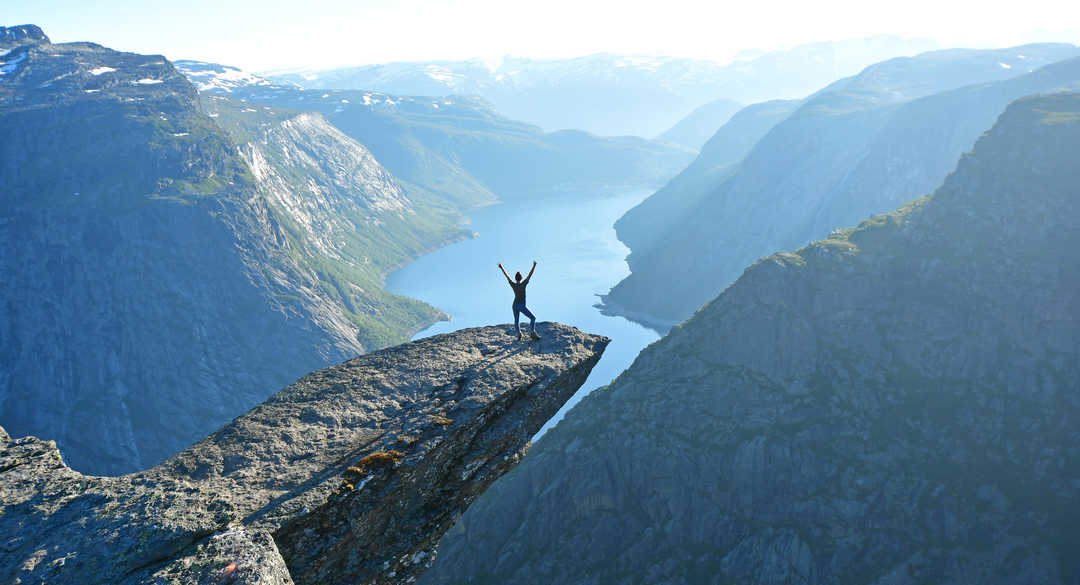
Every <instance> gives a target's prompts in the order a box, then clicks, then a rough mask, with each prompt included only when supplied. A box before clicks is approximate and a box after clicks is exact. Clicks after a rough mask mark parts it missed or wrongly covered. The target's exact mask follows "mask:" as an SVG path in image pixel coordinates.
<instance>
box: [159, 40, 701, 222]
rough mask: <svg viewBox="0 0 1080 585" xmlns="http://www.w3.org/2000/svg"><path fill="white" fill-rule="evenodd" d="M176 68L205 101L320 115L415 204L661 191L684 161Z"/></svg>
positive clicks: (652, 145)
mask: <svg viewBox="0 0 1080 585" xmlns="http://www.w3.org/2000/svg"><path fill="white" fill-rule="evenodd" d="M177 66H178V67H179V68H180V70H181V71H183V72H184V73H185V74H186V75H188V77H189V78H190V79H191V80H192V81H193V82H195V83H196V84H197V85H198V87H199V88H200V91H203V92H204V95H208V94H209V95H218V96H222V97H228V98H230V99H234V100H241V101H247V102H252V103H258V104H262V105H267V106H272V107H280V108H286V109H292V110H306V111H312V112H318V113H320V114H322V115H323V116H324V117H325V118H326V119H327V120H328V121H330V122H331V123H332V124H333V125H334V126H336V127H337V128H339V129H340V130H341V131H342V132H344V133H345V134H347V135H349V136H351V137H352V138H354V139H356V140H358V141H360V142H361V143H363V144H364V145H365V146H367V147H368V148H370V149H371V151H372V153H374V155H375V157H376V158H377V159H378V160H379V162H380V163H381V164H383V165H385V166H386V167H387V168H388V169H389V170H390V171H391V172H392V173H393V174H394V176H395V177H397V178H398V179H399V180H400V181H401V182H402V183H403V184H404V185H405V186H406V189H407V190H409V192H410V194H412V195H413V196H415V197H421V198H425V199H428V200H432V199H446V200H449V201H451V202H452V203H453V204H454V205H457V206H466V207H467V206H471V205H478V204H483V203H489V202H491V201H494V200H495V199H497V198H498V199H514V198H524V197H538V196H546V195H549V194H550V193H552V192H553V191H558V192H566V191H570V192H575V193H588V192H593V193H596V192H601V191H605V190H611V189H622V188H625V187H627V186H637V185H650V184H654V185H656V186H659V185H662V184H663V183H664V182H665V181H667V180H668V179H670V178H671V177H672V176H674V175H675V174H677V173H678V172H679V170H680V169H682V168H683V167H684V166H686V164H687V163H688V162H689V161H690V160H691V159H693V156H694V155H693V151H692V150H690V149H687V148H684V147H680V146H677V145H671V144H667V143H660V142H655V141H649V140H644V139H641V138H636V137H630V136H627V137H620V138H607V137H600V136H593V135H591V134H588V133H586V132H582V131H578V130H566V131H561V132H550V133H548V132H544V131H542V130H541V129H540V128H538V127H536V126H533V125H531V124H526V123H523V122H519V121H516V120H512V119H509V118H507V117H505V116H504V115H503V114H502V113H501V112H497V111H496V110H495V109H494V108H493V107H492V105H491V104H490V103H488V102H486V101H484V100H482V99H480V98H476V97H461V96H443V97H423V96H415V95H413V96H410V95H393V94H386V93H380V92H377V91H370V90H368V91H364V90H341V89H325V90H324V89H318V90H312V89H306V90H305V89H300V88H298V87H296V86H295V85H290V84H280V83H270V84H267V82H266V80H264V79H261V78H257V77H253V78H251V79H250V80H248V81H247V82H244V83H238V82H236V81H235V80H236V79H237V78H239V77H241V76H243V75H247V74H243V73H238V71H239V70H237V69H234V68H231V67H227V66H223V65H218V64H212V63H199V62H193V61H179V62H178V63H177Z"/></svg>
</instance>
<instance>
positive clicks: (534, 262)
mask: <svg viewBox="0 0 1080 585" xmlns="http://www.w3.org/2000/svg"><path fill="white" fill-rule="evenodd" d="M533 272H536V260H533V267H532V268H530V269H529V275H528V276H526V277H525V282H529V279H530V278H532V273H533Z"/></svg>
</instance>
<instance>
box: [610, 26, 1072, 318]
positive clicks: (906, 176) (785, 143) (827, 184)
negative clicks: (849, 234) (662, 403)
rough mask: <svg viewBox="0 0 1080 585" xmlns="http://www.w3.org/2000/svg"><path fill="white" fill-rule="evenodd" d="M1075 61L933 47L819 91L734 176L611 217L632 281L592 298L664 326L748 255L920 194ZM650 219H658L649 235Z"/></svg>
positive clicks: (1067, 52)
mask: <svg viewBox="0 0 1080 585" xmlns="http://www.w3.org/2000/svg"><path fill="white" fill-rule="evenodd" d="M1077 55H1080V48H1077V47H1074V46H1072V45H1045V44H1044V45H1026V46H1023V47H1013V48H1010V49H995V50H950V51H935V52H932V53H926V54H923V55H919V56H917V57H913V58H902V59H893V60H890V61H886V62H884V63H880V64H877V65H874V66H872V67H868V68H867V69H866V70H865V71H863V72H862V73H860V74H859V75H857V76H855V77H852V78H850V79H846V80H842V81H839V82H837V83H834V84H832V85H831V86H829V87H828V88H825V89H823V90H822V91H820V92H818V93H817V94H815V95H813V96H811V97H809V98H808V99H807V100H805V101H804V102H803V103H802V104H800V106H799V108H798V109H797V110H796V111H795V112H793V113H792V114H791V115H789V116H787V117H785V118H784V119H783V121H782V122H780V123H779V124H777V125H776V126H775V127H773V128H772V129H770V130H769V131H768V132H767V133H765V134H764V136H762V137H761V139H760V140H759V141H758V142H757V143H756V144H755V145H754V146H753V148H752V149H751V150H750V151H749V152H748V153H747V154H746V155H745V157H744V158H743V159H742V160H741V162H740V164H739V165H738V167H737V169H734V170H732V171H730V172H729V173H723V172H721V173H716V174H715V175H714V179H713V180H719V182H711V181H710V180H709V179H708V178H706V179H705V180H703V181H699V182H694V181H690V182H688V185H687V186H686V187H682V186H681V185H679V184H673V185H670V186H669V188H665V190H664V191H662V192H661V194H658V195H659V196H660V201H658V202H655V203H654V202H651V201H649V200H646V202H644V203H642V204H641V206H639V209H641V210H649V212H648V213H638V212H637V210H632V211H631V212H629V213H627V215H626V216H625V217H624V218H621V219H620V220H619V222H618V224H617V225H618V230H619V235H620V237H623V236H625V237H626V240H624V241H626V242H627V243H628V245H629V246H630V247H631V254H630V257H629V258H628V262H629V264H630V269H631V271H632V274H631V275H630V276H628V277H627V278H626V279H624V280H623V281H622V282H620V283H619V284H618V285H616V286H615V287H614V288H613V289H612V291H611V292H610V293H609V294H608V295H607V296H606V297H605V299H604V302H605V305H606V310H608V311H610V312H614V313H618V314H626V315H628V316H631V317H632V318H634V319H635V320H641V321H642V322H645V323H649V324H650V325H652V326H654V327H657V328H659V329H666V328H667V327H670V326H671V325H673V324H675V323H677V322H679V321H681V320H683V319H685V318H687V317H689V316H690V315H691V314H692V313H693V312H694V310H696V309H697V308H698V307H700V306H701V305H702V304H703V303H705V302H706V301H708V300H709V299H711V298H713V297H714V296H716V295H717V294H718V293H719V292H720V291H721V290H722V289H723V288H724V287H725V286H726V285H727V284H728V283H730V282H731V281H732V280H734V279H735V278H736V277H737V276H738V275H739V273H740V272H741V271H742V269H743V267H744V266H746V265H748V264H750V263H751V262H753V261H755V260H756V259H758V258H760V257H761V256H764V255H766V254H769V253H770V252H772V251H773V250H777V249H786V250H792V249H795V248H798V247H800V246H803V245H805V244H806V243H807V242H809V241H811V240H812V239H815V238H821V237H824V236H825V235H827V234H828V233H829V231H830V230H832V229H834V228H838V227H842V226H845V225H852V224H854V223H857V222H858V221H861V220H863V219H865V218H866V217H868V216H869V215H871V214H874V213H882V212H885V211H888V210H889V209H893V208H895V207H896V206H897V205H900V204H901V203H902V202H904V201H907V200H910V199H911V198H914V197H917V196H919V195H921V194H924V193H926V192H928V191H930V190H931V189H933V188H934V187H935V186H936V185H938V184H940V182H941V180H942V179H943V178H944V177H945V175H946V174H947V173H948V172H949V170H950V169H951V168H953V166H955V163H956V160H957V158H958V157H959V156H960V154H961V153H963V152H965V151H967V150H969V149H970V148H971V146H972V144H974V141H975V139H976V138H977V137H978V136H979V134H980V133H982V132H983V131H984V130H986V129H987V128H989V127H990V125H991V124H992V123H993V121H994V119H995V118H996V117H997V116H998V114H1000V113H1001V111H1002V110H1003V109H1004V107H1005V106H1006V104H1008V103H1009V102H1010V101H1012V100H1015V99H1017V98H1019V97H1022V96H1025V95H1030V94H1032V93H1042V92H1049V91H1055V90H1057V89H1068V88H1075V87H1078V84H1080V61H1077V60H1075V59H1072V57H1076V56H1077ZM1058 61H1060V62H1058ZM1055 62H1056V63H1055ZM1051 63H1052V64H1051ZM1041 65H1045V67H1043V68H1042V69H1039V67H1040V66H1041ZM1028 71H1031V72H1028ZM993 80H998V81H996V82H993ZM975 82H980V83H976V84H975V85H966V84H971V83H975ZM961 86H963V87H961ZM711 158H712V155H711V154H708V153H707V152H706V151H705V150H703V152H702V155H701V156H700V157H699V159H702V160H701V161H700V162H695V163H694V164H693V165H691V167H690V169H694V168H696V167H704V168H710V167H711V166H712V165H713V163H712V162H711V160H710V159H711ZM718 160H723V159H718ZM716 166H719V164H717V165H716ZM720 168H723V167H720ZM690 169H688V171H687V173H689V172H690ZM685 179H686V177H681V178H680V179H679V180H685ZM673 183H675V181H673ZM710 183H711V185H712V186H711V187H709V186H708V185H709V184H710ZM667 202H671V204H669V203H667ZM655 208H660V209H662V210H663V211H658V210H656V209H655ZM653 215H656V216H658V217H660V218H662V219H663V222H662V223H661V224H659V225H658V226H657V227H658V228H659V229H657V230H652V229H651V226H650V221H649V218H650V217H651V216H653ZM672 216H673V217H672Z"/></svg>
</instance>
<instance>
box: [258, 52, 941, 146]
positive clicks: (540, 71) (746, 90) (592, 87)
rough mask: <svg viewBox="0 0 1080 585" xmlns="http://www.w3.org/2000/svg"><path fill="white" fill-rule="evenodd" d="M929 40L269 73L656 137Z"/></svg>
mask: <svg viewBox="0 0 1080 585" xmlns="http://www.w3.org/2000/svg"><path fill="white" fill-rule="evenodd" d="M932 48H936V47H935V43H933V42H931V41H928V40H921V39H903V38H897V37H889V36H877V37H868V38H864V39H853V40H847V41H837V42H827V43H815V44H809V45H801V46H798V47H795V48H792V49H787V50H782V51H772V52H767V53H764V54H760V55H754V56H748V55H747V56H744V58H739V59H736V60H735V61H733V62H731V63H728V64H721V63H717V62H714V61H704V60H695V59H683V58H674V57H661V56H634V55H614V54H596V55H589V56H585V57H578V58H573V59H554V60H537V59H524V58H516V57H505V58H503V59H500V60H498V61H497V62H489V61H484V60H481V59H473V60H469V61H432V62H414V63H388V64H383V65H367V66H362V67H348V68H341V69H332V70H326V71H315V70H301V71H292V72H279V73H274V72H269V73H267V74H266V77H269V78H270V79H272V80H275V81H283V82H290V83H295V84H299V85H302V86H304V87H308V88H312V89H354V90H361V89H362V90H371V91H378V92H386V93H390V94H404V95H436V96H437V95H451V94H452V95H477V96H481V97H483V98H484V99H486V100H488V101H490V102H491V103H492V104H494V107H495V109H497V110H498V111H499V113H501V114H502V115H505V116H509V117H511V118H514V119H519V120H525V121H527V122H530V123H533V124H536V125H538V126H540V127H542V128H544V129H546V130H561V129H579V130H585V131H588V132H591V133H594V134H599V135H604V136H623V135H633V136H643V137H654V136H657V135H659V134H661V133H663V132H665V131H666V130H668V129H669V128H671V127H672V126H674V125H675V124H676V123H677V122H678V121H679V120H680V119H682V118H683V117H685V116H686V115H688V114H690V113H691V111H693V110H694V109H696V108H698V107H699V106H702V105H704V104H706V103H707V102H711V101H713V100H717V99H720V98H725V99H729V100H735V101H737V102H741V103H744V104H745V103H753V102H757V101H763V100H767V99H774V98H794V97H802V96H805V95H807V94H809V93H810V92H812V91H814V90H816V89H818V88H820V87H821V86H823V85H825V84H826V83H829V82H830V81H833V80H836V79H839V78H840V77H843V76H845V75H851V74H853V73H856V72H857V71H859V70H860V69H862V68H863V67H866V66H867V65H870V64H871V63H875V62H877V61H881V60H884V59H888V58H890V57H895V56H898V55H913V54H915V53H919V52H922V51H926V50H929V49H932ZM715 129H716V128H711V129H709V131H710V132H711V131H714V130H715Z"/></svg>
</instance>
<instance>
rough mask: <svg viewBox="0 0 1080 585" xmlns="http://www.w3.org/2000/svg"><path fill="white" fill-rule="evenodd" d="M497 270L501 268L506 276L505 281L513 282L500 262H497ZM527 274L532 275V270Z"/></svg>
mask: <svg viewBox="0 0 1080 585" xmlns="http://www.w3.org/2000/svg"><path fill="white" fill-rule="evenodd" d="M499 270H502V273H503V276H505V277H506V282H509V283H510V284H514V281H512V280H510V275H509V274H507V273H506V269H505V268H503V265H502V262H499ZM529 276H532V272H530V273H529Z"/></svg>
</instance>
